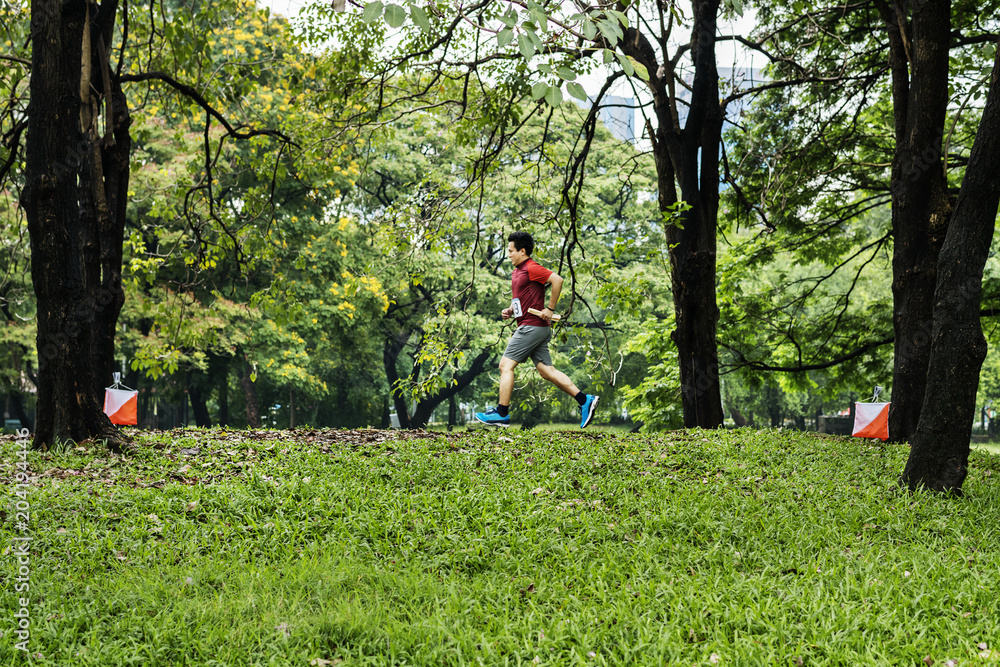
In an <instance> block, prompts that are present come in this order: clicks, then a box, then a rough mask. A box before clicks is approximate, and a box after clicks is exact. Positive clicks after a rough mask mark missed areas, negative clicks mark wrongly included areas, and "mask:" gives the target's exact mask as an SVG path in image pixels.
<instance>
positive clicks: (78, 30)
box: [22, 0, 130, 451]
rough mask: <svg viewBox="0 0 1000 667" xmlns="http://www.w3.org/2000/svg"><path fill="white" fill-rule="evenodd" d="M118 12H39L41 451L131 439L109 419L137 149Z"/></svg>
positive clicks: (32, 127) (65, 7) (32, 161)
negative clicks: (118, 64) (132, 151)
mask: <svg viewBox="0 0 1000 667" xmlns="http://www.w3.org/2000/svg"><path fill="white" fill-rule="evenodd" d="M116 12H117V2H114V1H113V0H109V1H107V2H105V3H103V5H102V6H101V9H100V10H98V7H97V5H88V4H87V3H86V2H83V1H81V0H70V1H68V2H62V1H61V0H36V1H35V2H32V5H31V33H32V47H33V48H32V76H31V84H30V95H31V103H30V108H29V112H28V134H27V145H26V165H25V167H26V168H25V178H26V182H25V188H24V191H23V194H22V205H23V207H24V210H25V213H26V216H27V220H28V231H29V234H30V237H31V276H32V282H33V285H34V290H35V297H36V302H37V320H38V333H37V348H38V361H39V369H38V403H37V409H36V420H35V421H36V425H35V426H36V428H35V437H34V443H33V446H34V447H36V448H45V447H47V446H48V445H50V444H53V443H55V442H57V441H61V440H71V441H80V440H85V439H89V438H93V439H98V440H105V441H106V442H107V443H108V446H109V447H110V448H112V449H113V450H119V451H120V450H121V449H122V448H123V447H124V446H125V445H127V442H128V441H127V439H126V438H125V437H124V436H123V435H121V434H120V432H119V431H118V430H117V429H116V428H115V427H114V426H113V425H112V424H111V422H110V420H109V419H108V418H107V416H106V415H105V414H104V412H103V388H104V387H105V386H107V385H108V384H109V383H110V381H111V372H112V369H113V368H114V363H113V360H114V329H115V325H116V323H117V321H118V314H119V312H120V310H121V306H122V303H123V302H124V295H123V291H122V287H121V251H122V230H123V229H124V218H125V205H126V197H125V194H126V192H127V188H128V151H129V146H130V141H129V131H128V128H129V123H130V120H129V117H128V111H127V107H126V103H125V98H124V96H123V95H122V94H121V89H120V87H119V86H118V83H117V81H116V79H115V77H114V75H113V74H112V73H111V71H110V68H109V66H108V60H107V53H108V51H109V49H108V47H109V46H110V44H111V38H112V34H113V27H114V20H115V15H116ZM112 101H113V104H112ZM102 111H103V119H104V120H105V123H104V127H99V124H98V120H99V118H101V117H102V116H101V113H100V112H102ZM109 112H110V113H109ZM102 131H103V137H102Z"/></svg>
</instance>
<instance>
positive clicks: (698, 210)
mask: <svg viewBox="0 0 1000 667" xmlns="http://www.w3.org/2000/svg"><path fill="white" fill-rule="evenodd" d="M693 7H694V24H693V28H692V34H691V49H692V58H693V60H694V81H693V84H692V91H691V101H690V105H689V107H688V114H687V120H686V121H685V124H684V127H683V128H681V127H680V126H679V121H678V115H677V109H676V106H677V102H676V99H675V95H674V94H673V92H672V85H673V84H672V77H673V76H674V72H673V71H672V69H671V68H672V67H673V65H672V64H671V63H662V67H663V69H662V70H661V63H659V62H658V59H657V51H656V50H655V49H654V48H653V46H652V45H651V44H650V43H649V42H648V40H646V38H645V37H644V36H643V35H641V34H637V33H636V31H635V30H634V29H630V30H629V31H628V33H627V34H626V36H625V39H624V40H623V41H622V43H621V44H620V45H619V46H621V48H622V49H623V50H624V52H625V53H626V54H628V55H630V56H632V57H633V58H635V59H636V60H637V61H638V62H639V63H641V64H642V65H644V66H645V67H646V69H647V70H648V72H649V74H650V80H649V87H650V91H651V93H652V95H653V100H654V104H655V111H656V116H657V124H658V127H657V129H656V133H655V137H654V141H653V157H654V162H655V165H656V172H657V185H658V196H659V208H660V212H661V214H662V215H663V216H664V220H665V221H667V224H668V226H667V243H668V245H669V247H670V265H671V281H672V286H673V299H674V315H675V324H676V329H675V330H674V332H673V333H672V338H673V341H674V343H675V344H676V345H677V354H678V357H679V364H680V376H681V402H682V407H683V412H684V425H685V426H688V427H692V426H700V427H702V428H718V427H719V426H721V425H722V423H723V419H724V417H725V414H724V412H723V409H722V392H721V386H720V382H719V352H718V345H717V343H716V329H717V324H718V321H719V308H718V304H717V302H716V289H715V288H716V285H715V267H716V233H717V222H718V212H719V153H720V149H721V143H722V122H723V109H722V108H721V106H720V105H719V75H718V70H717V68H716V63H715V41H716V22H717V16H718V11H719V1H718V0H695V2H694V3H693ZM664 11H665V10H664ZM675 183H676V186H675ZM678 186H679V188H680V201H682V202H683V203H684V204H685V205H686V207H687V210H685V211H683V212H682V213H681V214H680V219H679V221H678V222H674V220H675V217H674V216H675V213H676V208H677V204H678V197H677V191H676V187H678Z"/></svg>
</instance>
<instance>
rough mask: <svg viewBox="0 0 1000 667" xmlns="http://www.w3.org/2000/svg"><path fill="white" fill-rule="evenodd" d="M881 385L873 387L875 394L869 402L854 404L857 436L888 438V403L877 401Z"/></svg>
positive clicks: (855, 434)
mask: <svg viewBox="0 0 1000 667" xmlns="http://www.w3.org/2000/svg"><path fill="white" fill-rule="evenodd" d="M881 391H882V387H875V395H874V396H872V400H871V402H870V403H855V404H854V431H853V432H852V433H851V435H853V436H855V437H858V438H878V439H879V440H888V439H889V405H890V404H889V403H879V402H878V395H879V393H880V392H881Z"/></svg>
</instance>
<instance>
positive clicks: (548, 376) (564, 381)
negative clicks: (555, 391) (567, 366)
mask: <svg viewBox="0 0 1000 667" xmlns="http://www.w3.org/2000/svg"><path fill="white" fill-rule="evenodd" d="M535 369H536V370H537V371H538V374H539V375H541V376H542V378H543V379H545V380H548V381H549V382H551V383H552V384H554V385H555V386H557V387H559V388H560V389H562V390H563V391H565V392H566V393H567V394H569V395H570V396H573V397H575V396H576V395H577V394H579V393H580V390H579V389H577V388H576V385H575V384H573V381H572V380H570V379H569V377H568V376H567V375H566V374H565V373H563V372H562V371H560V370H557V369H556V368H555V367H554V366H546V365H545V364H543V363H542V362H538V363H537V364H535ZM500 371H501V375H500V387H501V389H500V393H501V401H500V402H501V403H503V400H502V395H503V361H501V362H500ZM511 378H512V379H511V386H512V387H513V386H514V384H513V374H512V375H511Z"/></svg>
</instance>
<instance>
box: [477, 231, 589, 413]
mask: <svg viewBox="0 0 1000 667" xmlns="http://www.w3.org/2000/svg"><path fill="white" fill-rule="evenodd" d="M534 249H535V241H534V239H532V238H531V234H529V233H528V232H513V233H512V234H511V235H510V236H508V237H507V257H508V258H509V259H510V261H511V263H512V264H513V265H514V273H513V275H512V276H511V279H510V286H511V291H512V292H513V296H514V299H513V301H511V304H510V307H508V308H504V309H503V310H502V311H501V313H500V315H501V316H502V317H503V319H505V320H506V319H510V318H511V317H514V318H517V325H518V326H517V329H515V331H514V333H513V335H511V337H510V340H509V341H508V342H507V349H506V350H504V353H503V358H502V359H501V360H500V403H499V404H497V406H496V407H495V408H490V409H489V410H487V411H486V412H477V413H476V419H478V420H479V421H481V422H483V423H484V424H490V425H492V426H510V414H509V411H510V398H511V395H512V394H513V393H514V368H515V367H516V366H517V365H518V364H519V363H521V362H522V361H524V360H526V359H528V358H530V359H531V360H532V361H533V362H535V369H536V370H537V371H538V374H539V375H541V376H542V377H543V378H544V379H546V380H548V381H549V382H551V383H552V384H554V385H555V386H557V387H559V388H560V389H562V390H563V391H564V392H566V393H567V394H569V395H570V396H572V397H573V398H575V399H576V402H577V403H578V404H579V405H580V412H581V416H580V428H585V427H586V426H587V424H589V423H590V421H591V420H592V419H593V418H594V411H595V409H596V408H597V399H598V398H599V397H597V396H593V395H590V394H584V393H583V392H582V391H580V390H579V389H577V388H576V385H575V384H573V381H572V380H570V379H569V378H568V377H567V376H566V374H565V373H563V372H562V371H558V370H556V369H555V368H553V366H552V356H551V355H550V354H549V339H551V338H552V328H551V326H550V324H549V323H550V322H551V321H552V313H553V311H554V310H555V307H556V303H557V302H558V301H559V294H560V293H561V292H562V286H563V279H562V278H561V277H560V276H559V275H558V274H556V273H553V272H552V271H549V270H548V269H546V268H544V267H543V266H541V265H540V264H539V263H538V262H536V261H535V260H533V259H531V253H532V252H533V251H534ZM545 283H549V284H551V285H552V293H551V294H550V295H549V305H548V306H545ZM529 308H534V309H536V310H540V311H541V313H542V314H541V315H533V314H531V313H529V312H528V309H529Z"/></svg>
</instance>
